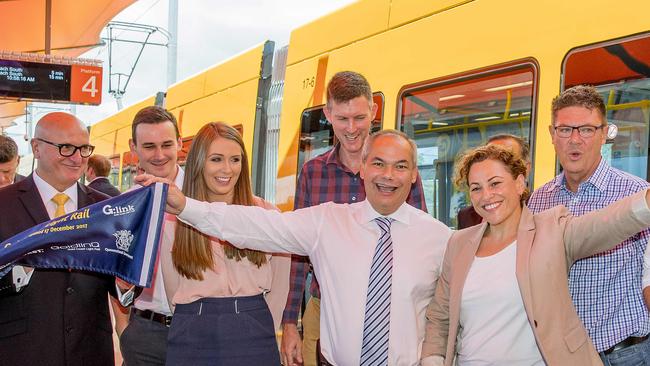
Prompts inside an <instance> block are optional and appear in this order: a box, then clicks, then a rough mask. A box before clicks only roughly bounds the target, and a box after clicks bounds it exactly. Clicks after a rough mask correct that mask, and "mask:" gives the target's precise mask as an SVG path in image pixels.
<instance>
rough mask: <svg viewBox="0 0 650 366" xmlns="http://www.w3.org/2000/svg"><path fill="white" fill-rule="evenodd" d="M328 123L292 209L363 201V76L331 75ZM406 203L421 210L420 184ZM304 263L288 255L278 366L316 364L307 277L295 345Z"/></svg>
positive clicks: (315, 299) (315, 312)
mask: <svg viewBox="0 0 650 366" xmlns="http://www.w3.org/2000/svg"><path fill="white" fill-rule="evenodd" d="M324 112H325V116H326V117H327V120H328V121H329V122H330V123H331V124H332V128H333V130H334V135H335V136H336V139H337V140H338V142H337V144H336V145H335V146H334V147H333V148H332V149H330V150H329V151H327V152H325V153H323V154H322V155H319V156H317V157H315V158H313V159H311V160H309V161H307V162H306V163H305V164H304V165H303V168H302V170H301V172H300V176H299V178H298V184H297V187H296V197H295V203H294V209H299V208H304V207H310V206H315V205H318V204H321V203H324V202H330V201H332V202H336V203H355V202H361V201H363V200H364V199H365V198H366V193H365V190H364V186H363V181H362V180H361V177H360V176H359V170H360V168H361V150H362V148H363V143H364V141H365V140H366V137H368V133H369V131H370V124H371V122H372V120H373V119H374V117H375V114H376V113H377V105H376V104H375V103H374V102H373V101H372V92H371V89H370V84H368V81H367V80H366V78H365V77H363V75H361V74H359V73H356V72H352V71H343V72H339V73H337V74H335V75H334V76H333V77H332V79H331V80H330V82H329V83H328V85H327V105H326V106H325V109H324ZM407 202H408V203H409V204H411V205H412V206H414V207H416V208H419V209H422V210H424V211H426V203H425V201H424V194H423V192H422V181H421V180H420V176H419V175H418V178H417V181H416V182H415V184H413V185H412V187H411V193H410V194H409V197H408V199H407ZM308 272H309V261H308V259H307V258H305V257H297V256H294V258H293V260H292V263H291V274H290V282H289V296H288V298H287V305H286V307H285V309H284V314H283V318H282V325H283V332H282V347H281V348H282V349H281V356H282V360H283V364H284V365H295V364H296V362H297V363H298V364H300V363H303V361H304V365H305V366H310V365H316V362H317V358H318V355H317V354H316V341H317V340H318V338H319V333H320V290H319V287H318V282H317V280H316V278H313V280H312V284H311V288H310V293H311V296H312V297H311V299H310V300H309V302H308V303H307V307H306V309H305V314H304V316H303V319H302V326H303V336H304V339H303V340H302V342H301V339H300V334H298V328H297V321H298V316H299V315H300V307H301V304H302V297H303V294H304V292H305V282H306V278H307V274H308Z"/></svg>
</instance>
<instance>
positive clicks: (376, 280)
mask: <svg viewBox="0 0 650 366" xmlns="http://www.w3.org/2000/svg"><path fill="white" fill-rule="evenodd" d="M375 222H376V223H377V225H378V226H379V228H380V229H381V236H380V237H379V242H378V243H377V248H375V255H374V257H373V258H372V265H371V267H370V278H369V280H368V296H367V298H366V315H365V318H364V321H363V343H362V344H361V362H360V365H361V366H379V365H381V366H386V365H387V364H388V338H389V334H390V294H391V282H392V281H391V279H392V272H393V240H392V239H391V237H390V224H391V223H392V222H393V219H391V218H388V217H378V218H376V219H375Z"/></svg>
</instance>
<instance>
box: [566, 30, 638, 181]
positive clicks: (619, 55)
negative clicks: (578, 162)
mask: <svg viewBox="0 0 650 366" xmlns="http://www.w3.org/2000/svg"><path fill="white" fill-rule="evenodd" d="M562 73H563V78H562V80H563V83H562V87H563V89H568V88H570V87H572V86H575V85H578V84H590V85H594V86H595V87H596V89H597V90H598V92H599V93H600V95H601V96H602V98H603V100H604V101H605V106H606V107H607V116H606V117H607V121H608V122H609V123H610V124H615V125H616V126H617V127H618V136H616V138H614V139H611V140H608V141H607V143H606V144H605V145H603V147H602V155H603V157H604V158H605V159H606V160H607V161H608V162H609V163H610V165H611V166H613V167H615V168H618V169H620V170H623V171H626V172H628V173H630V174H634V175H636V176H638V177H640V178H643V179H645V180H648V179H649V178H650V173H649V165H648V137H649V133H650V132H649V131H650V128H649V126H650V34H643V35H637V36H633V37H628V38H624V39H619V40H614V41H609V42H604V43H601V44H596V45H590V46H588V47H580V48H577V49H575V50H572V51H571V52H569V53H568V55H567V56H566V58H565V60H564V64H563V67H562Z"/></svg>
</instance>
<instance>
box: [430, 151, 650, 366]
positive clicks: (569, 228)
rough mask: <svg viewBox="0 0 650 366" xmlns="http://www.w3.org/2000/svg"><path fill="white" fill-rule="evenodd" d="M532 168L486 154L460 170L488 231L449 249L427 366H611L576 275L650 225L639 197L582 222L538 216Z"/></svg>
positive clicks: (475, 230)
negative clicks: (583, 309)
mask: <svg viewBox="0 0 650 366" xmlns="http://www.w3.org/2000/svg"><path fill="white" fill-rule="evenodd" d="M524 172H525V166H524V164H523V162H522V161H521V160H519V159H516V158H515V157H514V156H513V154H512V153H511V152H510V151H507V150H504V149H503V148H500V147H497V146H485V147H480V148H477V149H474V150H472V151H470V152H469V153H468V154H466V155H465V156H464V157H463V158H462V160H461V161H460V163H459V164H458V170H457V172H456V177H455V180H456V183H457V184H458V185H459V186H460V187H461V188H465V189H467V188H468V189H469V195H470V199H471V201H472V205H473V206H474V208H475V209H476V211H477V212H478V213H479V214H480V215H481V216H482V217H483V219H484V222H483V223H482V224H480V225H477V226H473V227H470V228H467V229H464V230H461V231H457V232H455V233H454V235H453V236H452V237H451V238H450V240H449V245H448V248H447V252H446V253H445V257H444V261H443V268H442V273H441V275H440V278H439V279H438V285H437V288H436V292H435V296H434V298H433V300H432V301H431V303H430V304H429V307H428V309H427V313H426V318H427V324H426V334H425V339H424V343H423V347H422V365H423V366H428V365H443V364H444V365H452V364H453V362H454V360H456V363H457V364H458V365H471V364H494V365H543V364H548V365H571V366H576V365H581V366H582V365H602V362H601V360H600V357H599V356H598V353H597V352H596V350H595V348H594V346H593V345H592V342H591V340H590V339H589V336H588V335H587V332H586V330H585V329H584V327H583V325H582V322H581V321H580V319H579V318H578V315H577V313H576V311H575V309H574V307H573V304H572V302H571V297H570V295H569V287H568V277H567V274H568V270H569V267H570V266H571V265H572V264H573V263H574V262H575V261H576V260H578V259H581V258H584V257H588V256H591V255H594V254H597V253H600V252H603V251H606V250H608V249H610V248H612V247H614V246H615V245H616V244H617V243H620V242H621V241H623V240H625V239H626V238H628V237H630V236H632V235H633V234H635V233H637V232H639V231H641V230H642V229H644V228H646V227H648V226H650V210H649V209H648V200H649V194H648V193H647V191H643V192H639V193H637V194H635V195H633V196H630V197H628V198H626V199H624V200H621V201H619V202H617V203H615V204H612V205H610V206H608V207H607V208H605V209H603V210H599V211H594V212H591V213H589V214H586V215H584V216H580V217H573V216H572V215H571V214H570V213H569V211H568V210H567V209H566V208H565V207H564V206H558V207H555V208H553V209H550V210H547V211H544V212H542V213H540V214H537V215H533V214H531V213H530V212H529V211H528V209H527V208H526V206H525V205H524V204H523V202H525V199H526V198H527V196H528V192H527V189H526V186H525V183H524Z"/></svg>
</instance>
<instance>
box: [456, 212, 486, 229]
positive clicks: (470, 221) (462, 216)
mask: <svg viewBox="0 0 650 366" xmlns="http://www.w3.org/2000/svg"><path fill="white" fill-rule="evenodd" d="M481 222H483V218H482V217H481V215H479V214H477V213H476V211H475V210H474V207H473V206H469V207H465V208H463V209H461V210H460V211H458V230H461V229H465V228H468V227H470V226H474V225H478V224H480V223H481Z"/></svg>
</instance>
